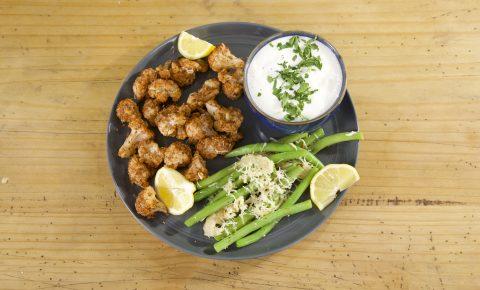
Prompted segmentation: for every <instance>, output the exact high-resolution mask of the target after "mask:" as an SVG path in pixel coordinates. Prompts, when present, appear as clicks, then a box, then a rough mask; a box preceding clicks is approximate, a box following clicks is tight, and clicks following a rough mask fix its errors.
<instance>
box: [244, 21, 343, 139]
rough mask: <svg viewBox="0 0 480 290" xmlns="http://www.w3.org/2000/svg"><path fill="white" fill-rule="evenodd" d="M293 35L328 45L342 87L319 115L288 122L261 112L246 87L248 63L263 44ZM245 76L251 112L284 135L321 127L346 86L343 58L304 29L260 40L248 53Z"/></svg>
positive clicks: (329, 46)
mask: <svg viewBox="0 0 480 290" xmlns="http://www.w3.org/2000/svg"><path fill="white" fill-rule="evenodd" d="M293 35H298V36H305V37H309V38H316V39H317V40H318V41H319V42H321V43H323V44H324V45H325V46H326V47H328V48H329V49H330V50H331V51H332V52H333V54H334V55H335V56H336V57H337V59H338V62H339V63H340V68H341V70H342V87H341V90H340V93H339V95H338V96H337V99H336V101H335V103H334V104H333V105H332V106H331V107H330V108H329V109H328V110H327V111H326V112H325V113H323V114H321V115H320V116H318V117H316V118H314V119H311V120H307V121H294V122H289V121H285V120H278V119H275V118H272V117H271V116H269V115H267V114H266V113H265V112H263V111H262V110H261V109H260V108H258V106H256V105H255V102H254V101H253V97H252V95H251V94H250V90H249V88H248V77H247V74H248V68H249V67H250V64H251V63H252V60H253V58H254V57H255V55H256V54H257V52H258V51H260V49H262V48H263V47H264V46H265V45H267V44H269V43H270V42H272V41H273V40H275V39H277V38H282V37H285V36H293ZM244 72H245V77H244V87H245V94H246V95H247V99H248V102H247V103H248V107H249V108H250V110H252V112H253V113H254V114H255V115H256V116H257V117H258V119H259V120H260V121H261V122H262V123H263V124H264V125H266V126H267V127H269V128H270V129H272V130H274V131H276V132H278V133H277V134H278V135H285V134H291V133H297V132H306V131H312V130H314V129H317V128H319V127H321V125H322V124H323V123H324V122H325V121H326V120H327V119H328V117H329V116H330V115H331V114H333V113H334V112H335V109H336V108H337V107H338V105H340V103H341V102H342V100H343V97H344V96H345V91H346V88H347V75H346V71H345V65H344V63H343V59H342V57H341V56H340V54H339V53H338V51H337V50H336V49H335V47H333V45H332V44H331V43H330V42H328V41H327V40H325V39H324V38H322V37H320V36H318V35H316V34H313V33H310V32H305V31H284V32H279V33H275V34H273V35H272V36H270V37H268V38H266V39H265V40H263V41H262V42H260V43H259V44H258V45H257V46H256V47H255V48H254V49H253V50H252V52H251V53H250V55H249V56H248V59H247V61H246V64H245V71H244Z"/></svg>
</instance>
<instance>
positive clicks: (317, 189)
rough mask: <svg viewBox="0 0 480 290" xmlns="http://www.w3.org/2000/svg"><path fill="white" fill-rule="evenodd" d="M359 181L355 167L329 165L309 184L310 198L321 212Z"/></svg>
mask: <svg viewBox="0 0 480 290" xmlns="http://www.w3.org/2000/svg"><path fill="white" fill-rule="evenodd" d="M359 180H360V176H359V175H358V172H357V170H356V169H355V167H352V166H350V165H348V164H329V165H327V166H325V167H324V168H322V169H321V170H320V171H319V172H318V173H317V174H315V176H314V177H313V179H312V181H311V182H310V198H311V199H312V201H313V203H315V205H316V206H317V207H318V209H320V210H323V209H324V208H325V207H327V205H329V204H330V203H331V202H332V201H333V200H334V199H335V197H336V196H337V192H339V191H342V190H345V189H347V188H349V187H350V186H352V185H353V184H354V183H356V182H357V181H359Z"/></svg>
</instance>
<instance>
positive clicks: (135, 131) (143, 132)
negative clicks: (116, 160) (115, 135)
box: [118, 119, 154, 158]
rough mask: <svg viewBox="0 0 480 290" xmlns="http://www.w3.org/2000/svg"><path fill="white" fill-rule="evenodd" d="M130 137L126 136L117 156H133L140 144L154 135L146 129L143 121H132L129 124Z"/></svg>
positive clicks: (146, 126)
mask: <svg viewBox="0 0 480 290" xmlns="http://www.w3.org/2000/svg"><path fill="white" fill-rule="evenodd" d="M128 127H129V128H130V130H131V131H130V135H128V137H127V139H125V142H123V145H122V147H120V149H119V150H118V156H120V157H121V158H127V157H130V156H132V155H133V154H135V150H136V149H137V147H138V145H139V144H140V142H142V141H145V140H148V139H151V138H153V136H154V133H153V132H152V131H151V130H150V129H149V128H148V125H147V124H146V123H145V121H143V120H141V119H134V120H132V121H131V122H130V123H129V124H128Z"/></svg>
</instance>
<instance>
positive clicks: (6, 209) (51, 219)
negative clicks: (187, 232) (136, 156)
mask: <svg viewBox="0 0 480 290" xmlns="http://www.w3.org/2000/svg"><path fill="white" fill-rule="evenodd" d="M220 21H250V22H258V23H262V24H267V25H271V26H275V27H278V28H281V29H301V30H307V31H312V32H316V33H318V34H321V35H323V36H325V37H326V38H327V39H329V40H330V41H331V42H332V43H333V44H334V45H335V46H336V47H337V48H338V50H339V51H340V53H341V54H342V55H343V57H344V59H345V63H346V65H347V71H348V76H349V83H348V86H349V90H350V93H351V95H352V96H353V100H354V103H355V106H356V109H357V113H358V118H359V122H360V127H361V129H362V131H363V132H364V133H365V136H366V140H365V141H363V142H362V144H361V146H360V155H359V162H358V170H359V173H360V175H361V177H362V179H361V181H360V182H359V183H358V184H357V185H356V186H355V187H354V188H353V189H351V190H350V191H349V192H348V194H347V196H346V198H345V199H344V202H343V203H342V205H341V206H340V207H339V208H338V209H337V211H336V212H335V213H334V214H333V216H332V217H331V218H330V219H329V220H328V222H327V223H326V224H324V225H322V226H321V227H320V228H319V229H318V230H316V231H315V232H314V233H313V234H312V235H310V236H308V238H306V239H305V240H303V241H302V242H300V243H298V244H296V245H295V246H293V247H291V248H290V249H287V250H285V251H282V252H280V253H277V254H274V255H272V256H268V257H264V258H261V259H255V260H245V261H214V260H206V259H202V258H197V257H193V256H190V255H188V254H184V253H182V252H180V251H177V250H175V249H173V248H171V247H169V246H167V245H166V244H164V243H163V242H161V241H158V240H157V239H156V238H154V237H153V236H151V235H150V234H149V233H147V232H146V231H145V230H144V229H143V228H142V227H141V226H140V225H139V224H137V223H136V222H135V221H134V219H133V218H132V217H131V215H130V213H129V212H128V211H127V209H126V208H125V206H124V205H123V203H122V202H121V200H120V199H119V197H118V196H116V194H115V191H114V186H113V183H112V180H111V178H110V175H109V172H108V168H107V161H106V154H105V131H106V125H107V118H108V115H109V112H110V109H111V104H112V102H113V99H114V96H115V94H116V92H117V90H118V88H119V86H120V83H121V81H122V79H123V78H124V77H125V75H126V74H127V73H128V72H129V71H130V69H131V68H132V67H133V66H134V65H135V64H136V63H137V62H138V61H139V60H140V59H141V58H142V57H143V56H144V55H145V54H146V53H147V52H148V51H150V50H151V49H152V48H153V47H154V46H156V45H157V44H159V43H160V42H162V40H164V39H165V38H167V37H170V36H172V35H174V34H176V33H178V32H180V31H181V30H184V29H187V28H190V27H194V26H198V25H202V24H206V23H212V22H220ZM479 47H480V6H479V2H478V0H473V1H416V0H407V1H373V0H371V1H370V0H365V1H354V0H347V1H304V2H302V3H300V2H297V1H294V0H291V1H268V2H258V1H253V0H252V1H233V2H230V1H209V0H205V1H199V2H196V1H195V2H192V1H179V0H172V1H153V0H150V1H67V0H65V1H33V0H32V1H16V0H2V1H0V70H1V74H2V76H1V81H0V103H1V105H0V179H1V180H2V183H0V281H1V283H0V288H2V289H5V288H6V289H10V288H25V289H34V288H56V287H58V288H63V289H91V288H100V287H103V288H113V289H132V288H139V289H145V288H163V289H175V288H179V289H180V288H185V289H195V288H209V289H216V288H230V287H235V288H248V289H280V288H293V289H297V288H298V289H331V288H339V289H348V288H357V287H358V288H366V289H372V288H396V289H398V288H410V289H479V288H480V183H479V180H480V172H479V168H480V50H479Z"/></svg>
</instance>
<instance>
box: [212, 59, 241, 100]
mask: <svg viewBox="0 0 480 290" xmlns="http://www.w3.org/2000/svg"><path fill="white" fill-rule="evenodd" d="M218 80H219V81H220V82H221V83H222V90H223V93H224V94H225V96H227V98H229V99H230V100H236V99H238V98H240V96H241V95H242V93H243V66H242V67H235V68H226V69H223V70H221V71H220V72H219V73H218Z"/></svg>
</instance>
